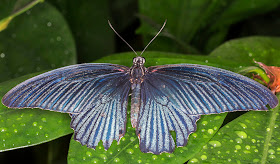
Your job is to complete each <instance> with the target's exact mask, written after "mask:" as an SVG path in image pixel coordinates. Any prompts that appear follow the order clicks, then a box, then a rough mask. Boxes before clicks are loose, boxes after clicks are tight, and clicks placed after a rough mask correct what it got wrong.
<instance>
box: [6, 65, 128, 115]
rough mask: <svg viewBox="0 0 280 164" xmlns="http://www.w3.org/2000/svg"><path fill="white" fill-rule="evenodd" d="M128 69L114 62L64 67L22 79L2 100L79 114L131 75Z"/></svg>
mask: <svg viewBox="0 0 280 164" xmlns="http://www.w3.org/2000/svg"><path fill="white" fill-rule="evenodd" d="M128 69H129V68H127V67H125V66H119V65H113V64H80V65H72V66H68V67H63V68H60V69H56V70H53V71H49V72H46V73H44V74H41V75H38V76H36V77H33V78H31V79H29V80H26V81H24V82H22V83H21V84H19V85H17V86H16V87H14V88H13V89H11V90H10V91H9V92H8V93H7V94H6V95H5V96H4V97H3V99H2V103H3V104H4V105H6V106H8V107H13V108H26V107H30V108H35V107H37V108H42V109H48V110H54V111H59V112H67V113H79V112H80V111H81V110H84V109H87V108H90V107H91V106H92V104H94V103H96V101H99V100H100V99H101V98H102V97H103V96H102V95H104V92H105V91H107V90H110V89H112V88H114V87H117V86H115V83H112V81H114V80H118V79H120V78H124V76H125V77H128V74H127V70H128ZM127 87H128V88H129V87H130V85H128V86H127Z"/></svg>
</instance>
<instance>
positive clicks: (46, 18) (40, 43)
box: [0, 2, 76, 81]
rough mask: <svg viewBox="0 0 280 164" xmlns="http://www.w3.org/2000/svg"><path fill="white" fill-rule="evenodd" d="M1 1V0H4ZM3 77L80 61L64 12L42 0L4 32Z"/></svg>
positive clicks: (0, 40)
mask: <svg viewBox="0 0 280 164" xmlns="http://www.w3.org/2000/svg"><path fill="white" fill-rule="evenodd" d="M0 4H1V2H0ZM0 57H1V60H0V76H1V80H0V81H5V80H8V79H11V78H15V77H19V76H22V75H25V74H28V73H33V72H37V71H40V70H45V69H51V68H57V67H61V66H65V65H69V64H74V63H76V50H75V44H74V40H73V38H72V34H71V31H70V30H69V28H68V25H67V23H66V22H65V20H64V18H63V17H62V15H61V14H60V13H59V12H58V11H57V10H56V9H55V8H54V7H52V6H51V5H49V4H48V3H42V4H40V5H37V6H36V7H34V8H32V9H31V10H28V11H27V12H25V13H24V14H21V15H20V16H17V17H16V18H14V20H13V21H11V23H10V24H9V28H7V29H6V30H4V31H2V32H0Z"/></svg>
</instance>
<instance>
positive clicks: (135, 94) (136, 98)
mask: <svg viewBox="0 0 280 164" xmlns="http://www.w3.org/2000/svg"><path fill="white" fill-rule="evenodd" d="M140 86H141V85H140V83H134V84H132V85H131V90H132V94H131V112H130V114H131V124H132V127H133V128H135V127H136V126H137V119H138V116H139V111H140V102H141V100H140V89H141V88H140Z"/></svg>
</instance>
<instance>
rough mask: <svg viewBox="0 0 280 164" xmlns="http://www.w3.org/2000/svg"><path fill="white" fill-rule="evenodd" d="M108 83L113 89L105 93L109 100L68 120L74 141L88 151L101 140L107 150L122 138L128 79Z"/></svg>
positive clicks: (122, 78)
mask: <svg viewBox="0 0 280 164" xmlns="http://www.w3.org/2000/svg"><path fill="white" fill-rule="evenodd" d="M111 83H113V84H114V85H115V87H113V88H110V89H109V90H108V96H105V97H103V98H102V99H101V100H100V101H98V102H96V103H95V104H93V106H92V108H89V109H87V110H85V111H83V112H81V113H79V114H73V115H72V116H71V117H72V120H71V128H72V129H73V130H74V131H75V133H74V139H75V140H76V141H78V142H80V143H81V144H82V145H87V147H89V148H93V149H95V148H96V146H97V145H98V143H99V141H100V140H102V141H103V146H104V148H105V150H107V149H109V147H110V146H111V144H112V142H113V140H116V141H118V142H119V141H120V139H121V138H122V137H123V136H124V134H125V129H126V113H127V99H128V93H129V90H130V82H129V76H126V77H121V78H118V79H117V80H112V81H111ZM103 94H107V93H106V92H105V93H103Z"/></svg>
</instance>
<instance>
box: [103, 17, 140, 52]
mask: <svg viewBox="0 0 280 164" xmlns="http://www.w3.org/2000/svg"><path fill="white" fill-rule="evenodd" d="M108 24H109V26H110V27H111V29H112V30H113V31H114V32H115V34H116V35H118V37H120V38H121V40H122V41H124V42H125V43H126V44H127V45H128V47H129V48H130V49H131V50H132V51H133V52H134V53H135V55H136V56H139V55H138V54H137V52H136V51H134V49H133V48H132V47H131V46H130V45H129V44H128V43H127V42H126V41H125V40H124V39H123V38H122V37H121V36H120V34H119V33H118V32H117V31H116V30H115V29H114V28H113V26H112V24H111V22H110V21H109V20H108Z"/></svg>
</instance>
